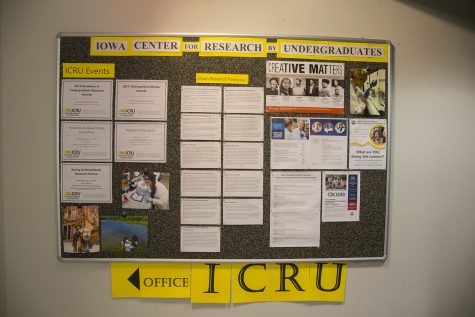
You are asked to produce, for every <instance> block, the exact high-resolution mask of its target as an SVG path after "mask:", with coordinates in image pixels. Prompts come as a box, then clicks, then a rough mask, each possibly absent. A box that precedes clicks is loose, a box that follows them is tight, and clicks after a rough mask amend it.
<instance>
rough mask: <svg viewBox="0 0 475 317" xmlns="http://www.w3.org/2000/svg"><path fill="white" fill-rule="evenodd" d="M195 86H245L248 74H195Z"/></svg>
mask: <svg viewBox="0 0 475 317" xmlns="http://www.w3.org/2000/svg"><path fill="white" fill-rule="evenodd" d="M196 83H197V84H222V85H247V84H249V75H248V74H216V73H196Z"/></svg>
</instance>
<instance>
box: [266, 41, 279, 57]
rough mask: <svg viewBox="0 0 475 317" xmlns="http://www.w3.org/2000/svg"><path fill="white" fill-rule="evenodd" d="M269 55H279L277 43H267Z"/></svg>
mask: <svg viewBox="0 0 475 317" xmlns="http://www.w3.org/2000/svg"><path fill="white" fill-rule="evenodd" d="M267 53H273V54H275V53H277V43H275V42H267Z"/></svg>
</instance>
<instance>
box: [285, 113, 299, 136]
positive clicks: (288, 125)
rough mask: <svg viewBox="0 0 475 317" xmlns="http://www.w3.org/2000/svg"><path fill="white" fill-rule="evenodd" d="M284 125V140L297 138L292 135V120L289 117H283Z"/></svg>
mask: <svg viewBox="0 0 475 317" xmlns="http://www.w3.org/2000/svg"><path fill="white" fill-rule="evenodd" d="M284 126H285V129H284V140H298V139H297V138H295V135H294V120H293V119H291V118H285V119H284Z"/></svg>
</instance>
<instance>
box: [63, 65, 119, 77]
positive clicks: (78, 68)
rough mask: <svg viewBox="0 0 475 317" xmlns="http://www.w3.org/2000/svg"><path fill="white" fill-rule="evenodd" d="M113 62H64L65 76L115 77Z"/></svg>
mask: <svg viewBox="0 0 475 317" xmlns="http://www.w3.org/2000/svg"><path fill="white" fill-rule="evenodd" d="M114 77H115V64H112V63H102V64H99V63H63V78H114Z"/></svg>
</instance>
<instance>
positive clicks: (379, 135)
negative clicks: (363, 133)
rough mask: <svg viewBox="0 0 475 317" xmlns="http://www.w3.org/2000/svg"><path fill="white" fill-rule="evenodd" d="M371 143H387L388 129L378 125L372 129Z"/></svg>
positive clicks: (379, 144)
mask: <svg viewBox="0 0 475 317" xmlns="http://www.w3.org/2000/svg"><path fill="white" fill-rule="evenodd" d="M370 134H371V143H373V144H374V145H376V146H382V145H384V144H386V129H385V128H384V127H383V126H381V125H377V126H375V127H374V128H372V129H371V132H370Z"/></svg>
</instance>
